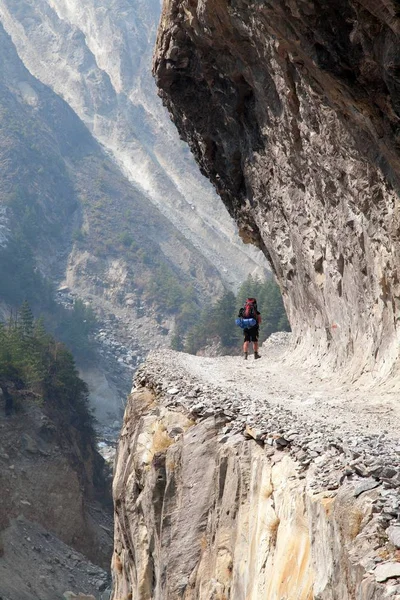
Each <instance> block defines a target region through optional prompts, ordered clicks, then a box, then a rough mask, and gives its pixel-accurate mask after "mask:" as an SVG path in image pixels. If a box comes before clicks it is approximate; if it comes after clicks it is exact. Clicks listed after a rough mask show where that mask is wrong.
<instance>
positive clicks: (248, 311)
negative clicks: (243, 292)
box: [243, 298, 257, 321]
mask: <svg viewBox="0 0 400 600" xmlns="http://www.w3.org/2000/svg"><path fill="white" fill-rule="evenodd" d="M243 318H244V319H255V320H256V321H257V301H256V299H255V298H247V300H246V302H245V303H244V306H243Z"/></svg>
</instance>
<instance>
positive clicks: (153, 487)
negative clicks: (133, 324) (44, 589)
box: [113, 352, 400, 600]
mask: <svg viewBox="0 0 400 600" xmlns="http://www.w3.org/2000/svg"><path fill="white" fill-rule="evenodd" d="M174 356H175V357H176V354H174V353H172V352H170V353H163V354H161V355H160V354H159V355H152V356H151V357H150V359H149V361H148V362H147V363H146V365H145V366H144V367H143V368H141V370H140V372H139V373H138V375H137V378H136V382H135V387H134V389H133V392H132V395H131V397H130V400H129V404H128V407H127V410H126V414H125V420H124V426H123V430H122V434H121V438H120V443H119V449H118V455H117V462H116V471H115V479H114V501H115V513H116V515H115V517H116V521H115V527H116V528H115V531H116V534H115V548H114V559H113V574H114V584H115V585H114V595H113V599H114V600H128V599H131V600H139V599H140V600H150V599H151V600H175V599H179V598H181V599H185V600H192V599H193V600H194V599H196V600H217V599H218V600H222V599H225V600H243V598H247V599H248V600H259V599H260V598H287V599H288V600H291V599H294V598H296V600H299V599H304V600H311V599H318V600H345V599H346V598H355V599H357V600H367V599H368V600H378V599H379V600H380V599H381V598H382V599H383V598H387V597H391V598H400V563H398V562H397V560H398V550H397V548H398V547H399V546H400V541H399V539H398V536H399V532H400V527H399V526H398V525H397V521H396V518H397V517H398V514H399V512H398V511H399V497H398V489H399V486H400V476H399V460H398V456H399V454H398V452H399V447H398V446H396V443H395V442H393V441H388V442H384V443H383V444H382V439H380V438H379V436H375V437H374V436H370V437H369V438H367V437H365V438H359V439H357V440H354V439H351V440H350V439H346V436H342V437H341V438H339V437H337V438H336V439H335V438H334V437H333V436H331V437H329V436H326V435H325V434H324V435H321V433H320V432H319V431H318V430H317V428H316V427H314V426H313V424H311V423H308V424H307V423H301V422H299V421H298V420H297V419H295V418H294V417H293V415H292V414H290V412H289V411H288V410H286V409H284V408H281V407H279V406H275V407H270V406H266V407H265V410H264V412H263V414H262V416H258V419H257V420H255V419H254V418H253V415H249V411H248V410H247V409H248V402H247V401H246V399H240V398H238V397H237V396H236V394H235V392H234V390H232V393H231V394H230V395H228V396H229V397H228V396H227V394H226V391H224V393H223V394H222V392H221V391H220V390H215V389H214V390H213V389H212V388H211V387H210V386H208V385H206V384H204V383H202V381H201V380H199V379H197V378H196V377H195V376H193V373H192V372H191V371H190V369H189V368H188V369H185V368H182V362H180V369H179V372H177V370H176V369H174ZM192 358H193V357H192Z"/></svg>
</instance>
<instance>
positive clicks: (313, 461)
mask: <svg viewBox="0 0 400 600" xmlns="http://www.w3.org/2000/svg"><path fill="white" fill-rule="evenodd" d="M292 362H293V361H292V357H291V354H290V347H289V345H288V338H287V336H286V337H285V334H283V335H282V334H279V335H275V336H274V337H272V339H271V338H270V341H269V343H268V344H264V347H263V349H262V359H261V360H257V361H255V360H254V359H253V358H252V357H249V360H248V361H244V360H243V358H242V357H230V356H224V357H217V358H205V357H196V356H191V355H188V354H183V353H178V352H173V351H158V352H154V353H152V354H150V356H149V358H148V360H147V361H146V363H145V364H144V366H143V367H141V368H140V369H139V371H138V374H137V377H136V384H137V385H138V386H141V385H146V386H148V387H150V388H152V389H154V390H155V392H156V394H157V396H158V398H159V401H160V403H161V404H162V405H164V406H166V407H167V408H169V409H172V410H177V411H183V412H185V413H186V414H190V415H192V417H193V418H194V419H195V420H196V421H197V420H198V419H203V418H208V417H213V416H214V417H217V418H220V419H221V428H220V435H221V442H224V441H225V440H228V439H229V438H230V437H232V436H236V435H239V436H243V435H244V436H245V437H251V438H254V439H255V440H256V441H257V442H259V443H262V444H264V446H265V448H266V451H268V452H269V451H275V450H276V449H278V450H285V451H287V452H289V453H290V454H291V456H293V458H294V459H295V460H296V461H298V462H299V465H300V468H305V469H308V468H309V467H310V466H311V465H312V466H313V469H315V474H316V478H315V480H314V484H313V485H314V486H315V488H316V489H321V490H322V489H328V490H336V489H338V487H339V486H340V485H341V483H342V481H343V478H349V477H350V478H355V479H356V480H357V481H358V480H360V485H362V486H364V485H367V487H368V486H372V487H376V485H380V483H384V484H385V485H386V486H387V487H388V490H389V492H388V494H389V495H388V497H387V498H386V500H385V502H389V504H388V505H386V504H385V505H384V506H385V510H386V509H387V511H388V512H387V514H386V516H385V517H384V518H386V517H387V518H388V520H390V519H392V518H393V515H394V514H395V515H396V517H397V516H400V498H399V496H398V489H399V488H400V437H399V436H400V434H399V432H400V428H399V425H400V404H399V403H398V402H397V395H396V393H394V392H391V390H390V388H389V389H384V390H383V391H381V390H380V389H378V388H361V387H357V386H355V385H353V386H351V385H343V384H340V383H339V382H338V381H337V380H335V378H334V376H333V375H332V377H331V379H319V378H318V377H317V376H316V375H315V374H312V375H310V373H308V372H307V371H306V370H305V369H301V368H300V367H299V366H297V367H295V366H293V364H292Z"/></svg>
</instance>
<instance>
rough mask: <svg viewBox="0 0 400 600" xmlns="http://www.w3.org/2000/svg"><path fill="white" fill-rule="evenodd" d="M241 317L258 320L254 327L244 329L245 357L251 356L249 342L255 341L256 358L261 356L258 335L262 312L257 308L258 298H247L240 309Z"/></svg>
mask: <svg viewBox="0 0 400 600" xmlns="http://www.w3.org/2000/svg"><path fill="white" fill-rule="evenodd" d="M239 318H240V319H254V321H255V322H256V324H255V325H253V326H252V327H248V328H245V329H243V333H244V344H243V352H244V359H245V360H247V358H248V356H249V344H250V342H252V343H253V350H254V358H255V359H257V358H261V356H260V355H259V354H258V336H259V333H260V324H261V314H260V313H259V311H258V309H257V300H256V299H255V298H247V300H246V302H245V304H244V306H243V308H241V309H240V311H239Z"/></svg>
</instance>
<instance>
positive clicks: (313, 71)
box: [154, 0, 400, 376]
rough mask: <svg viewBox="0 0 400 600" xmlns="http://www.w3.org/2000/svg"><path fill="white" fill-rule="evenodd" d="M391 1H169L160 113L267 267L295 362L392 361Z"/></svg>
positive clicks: (374, 364) (162, 41)
mask: <svg viewBox="0 0 400 600" xmlns="http://www.w3.org/2000/svg"><path fill="white" fill-rule="evenodd" d="M399 23H400V21H399V11H398V2H394V1H392V0H387V1H385V2H377V3H373V2H370V1H369V0H360V1H357V2H355V1H354V2H353V1H352V0H335V1H333V2H329V3H326V2H323V1H322V0H315V1H314V2H306V1H303V0H296V1H289V0H288V1H286V0H280V1H278V2H268V1H267V0H260V1H257V2H250V3H249V2H244V1H242V0H235V1H233V2H229V3H226V2H223V1H219V0H218V1H217V2H214V1H211V0H204V1H202V2H192V1H188V0H184V1H182V2H181V1H178V0H169V1H165V2H164V13H163V17H162V20H161V25H160V32H159V37H158V43H157V50H156V55H155V62H154V71H155V75H156V79H157V84H158V86H159V87H160V89H161V90H162V95H163V99H164V102H165V104H166V105H167V106H168V108H169V110H170V112H171V114H172V117H173V119H174V121H175V123H176V125H177V127H178V129H179V132H180V134H181V136H182V137H183V138H184V139H186V140H187V141H188V143H189V145H190V147H191V149H192V151H193V153H194V154H195V156H196V158H197V160H198V162H199V164H200V166H201V168H202V170H203V172H205V173H207V175H208V176H209V178H210V179H211V181H212V182H213V183H214V185H215V186H216V187H217V189H218V191H219V193H220V195H221V197H222V198H223V200H224V202H225V204H226V206H227V207H228V209H229V211H230V213H231V215H233V216H234V218H235V219H236V221H237V223H238V225H239V228H240V229H241V231H242V235H243V236H247V237H248V238H249V239H251V240H253V242H254V243H255V244H256V245H258V246H259V247H260V248H262V249H263V251H264V253H265V254H266V255H267V256H269V257H270V258H271V261H272V264H273V267H274V270H275V272H276V274H277V277H278V279H279V281H280V285H281V288H282V291H283V293H284V296H285V303H286V307H287V311H288V314H289V318H290V322H291V325H292V327H293V330H294V332H295V335H296V338H297V340H298V341H299V343H301V344H302V346H303V348H302V349H303V356H305V357H308V356H310V355H311V356H315V355H316V354H317V355H319V358H321V357H322V356H325V358H326V357H328V358H329V360H330V363H331V365H340V366H342V367H346V368H347V369H349V370H350V371H351V373H353V374H354V373H356V374H358V375H360V374H361V373H363V372H366V371H371V372H372V374H373V375H374V376H382V375H384V376H386V375H388V374H389V373H390V372H394V373H396V372H397V369H398V359H399V344H398V339H399V329H398V316H399V298H400V288H399V276H398V262H399V251H400V246H399V198H398V190H399V176H400V160H399V158H400V157H399V138H398V134H399V117H400V113H399V93H400V87H399V86H400V80H399V68H400V54H399V47H400V45H399V34H400V24H399Z"/></svg>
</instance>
